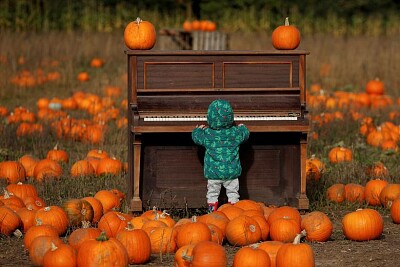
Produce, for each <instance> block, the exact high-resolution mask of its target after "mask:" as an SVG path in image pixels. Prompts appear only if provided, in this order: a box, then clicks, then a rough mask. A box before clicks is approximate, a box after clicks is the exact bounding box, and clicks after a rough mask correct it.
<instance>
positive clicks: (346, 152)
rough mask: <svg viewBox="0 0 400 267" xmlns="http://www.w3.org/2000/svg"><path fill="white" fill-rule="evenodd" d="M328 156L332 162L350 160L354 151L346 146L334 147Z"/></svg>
mask: <svg viewBox="0 0 400 267" xmlns="http://www.w3.org/2000/svg"><path fill="white" fill-rule="evenodd" d="M328 158H329V161H330V162H331V163H339V162H350V161H352V160H353V152H352V151H351V150H350V149H348V148H345V147H334V148H332V149H331V150H330V151H329V154H328Z"/></svg>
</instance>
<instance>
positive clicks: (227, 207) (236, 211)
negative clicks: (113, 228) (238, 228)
mask: <svg viewBox="0 0 400 267" xmlns="http://www.w3.org/2000/svg"><path fill="white" fill-rule="evenodd" d="M217 210H218V211H221V212H222V213H224V214H225V215H226V217H228V219H229V220H230V221H231V220H233V219H235V218H236V217H238V216H239V215H240V214H242V212H243V209H242V208H239V207H237V206H234V205H232V204H228V203H227V204H224V205H222V206H220V207H219V208H218V209H217Z"/></svg>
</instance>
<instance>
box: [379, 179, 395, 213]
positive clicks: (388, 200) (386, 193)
mask: <svg viewBox="0 0 400 267" xmlns="http://www.w3.org/2000/svg"><path fill="white" fill-rule="evenodd" d="M399 197H400V184H387V185H386V186H385V187H384V188H383V189H382V191H381V193H380V194H379V199H380V200H381V204H382V205H383V206H384V207H386V208H390V207H391V206H392V203H393V201H394V200H395V199H396V198H399Z"/></svg>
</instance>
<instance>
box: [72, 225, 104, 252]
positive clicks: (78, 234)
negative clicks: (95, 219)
mask: <svg viewBox="0 0 400 267" xmlns="http://www.w3.org/2000/svg"><path fill="white" fill-rule="evenodd" d="M100 234H101V230H100V229H99V228H94V227H91V226H90V223H89V222H82V228H77V229H75V230H73V231H72V233H71V234H70V235H69V236H68V244H69V245H71V246H72V247H73V248H74V249H75V250H76V251H79V248H80V246H81V245H82V243H83V242H85V241H86V240H90V239H96V238H97V237H98V236H99V235H100Z"/></svg>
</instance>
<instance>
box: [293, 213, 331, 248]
mask: <svg viewBox="0 0 400 267" xmlns="http://www.w3.org/2000/svg"><path fill="white" fill-rule="evenodd" d="M301 229H302V230H305V234H306V240H308V241H315V242H325V241H327V240H328V239H329V238H330V237H331V235H332V232H333V223H332V221H331V220H330V219H329V217H328V216H327V215H326V214H325V213H323V212H321V211H312V212H310V213H307V214H306V215H305V216H303V218H302V220H301Z"/></svg>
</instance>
